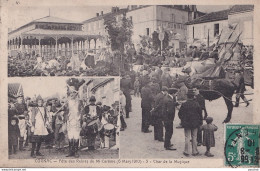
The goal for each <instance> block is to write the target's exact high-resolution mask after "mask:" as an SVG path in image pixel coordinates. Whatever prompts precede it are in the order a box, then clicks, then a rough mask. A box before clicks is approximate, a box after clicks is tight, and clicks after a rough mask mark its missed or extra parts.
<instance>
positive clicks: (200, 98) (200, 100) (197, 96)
mask: <svg viewBox="0 0 260 171" xmlns="http://www.w3.org/2000/svg"><path fill="white" fill-rule="evenodd" d="M193 91H194V95H195V99H196V100H197V102H198V103H199V105H200V108H201V110H202V111H204V119H206V118H207V117H208V113H207V110H206V106H205V99H204V97H203V96H202V95H201V94H200V93H199V90H198V89H196V88H195V89H193ZM202 122H203V121H202ZM202 122H201V125H200V126H202ZM197 141H198V146H201V144H202V130H201V129H200V127H199V128H198V134H197Z"/></svg>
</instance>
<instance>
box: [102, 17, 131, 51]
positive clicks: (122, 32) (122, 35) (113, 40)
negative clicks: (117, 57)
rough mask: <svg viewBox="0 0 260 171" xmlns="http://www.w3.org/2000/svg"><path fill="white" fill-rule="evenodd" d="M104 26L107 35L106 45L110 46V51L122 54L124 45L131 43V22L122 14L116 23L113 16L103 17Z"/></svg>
mask: <svg viewBox="0 0 260 171" xmlns="http://www.w3.org/2000/svg"><path fill="white" fill-rule="evenodd" d="M104 25H105V28H106V30H107V33H108V41H109V42H108V43H109V44H110V45H111V49H112V51H115V50H119V51H120V52H122V53H123V52H124V47H125V45H127V44H129V45H130V44H131V43H132V40H131V37H132V34H133V32H132V28H133V24H132V21H131V20H130V19H127V18H126V14H125V13H124V14H123V17H122V19H121V20H120V21H117V20H116V17H115V16H108V17H105V18H104Z"/></svg>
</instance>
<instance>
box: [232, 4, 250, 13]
mask: <svg viewBox="0 0 260 171" xmlns="http://www.w3.org/2000/svg"><path fill="white" fill-rule="evenodd" d="M253 10H254V5H234V6H232V7H231V9H230V13H229V14H233V13H241V12H247V11H253Z"/></svg>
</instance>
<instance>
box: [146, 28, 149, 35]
mask: <svg viewBox="0 0 260 171" xmlns="http://www.w3.org/2000/svg"><path fill="white" fill-rule="evenodd" d="M149 34H150V30H149V28H146V35H147V36H149Z"/></svg>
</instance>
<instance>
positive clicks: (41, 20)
mask: <svg viewBox="0 0 260 171" xmlns="http://www.w3.org/2000/svg"><path fill="white" fill-rule="evenodd" d="M34 23H58V24H77V25H79V24H80V25H82V24H81V23H77V22H74V21H70V20H66V19H62V18H58V17H53V16H46V17H43V18H39V19H36V20H33V21H31V22H29V23H27V24H25V25H23V26H21V27H19V28H17V29H15V30H13V31H11V32H9V33H8V34H10V33H13V32H16V31H18V30H20V29H22V28H25V27H27V26H29V25H31V24H34Z"/></svg>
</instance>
